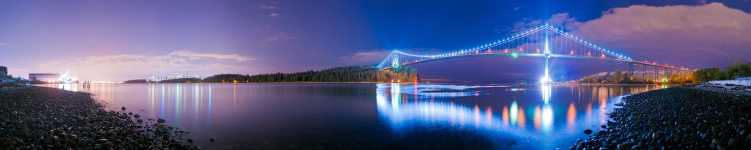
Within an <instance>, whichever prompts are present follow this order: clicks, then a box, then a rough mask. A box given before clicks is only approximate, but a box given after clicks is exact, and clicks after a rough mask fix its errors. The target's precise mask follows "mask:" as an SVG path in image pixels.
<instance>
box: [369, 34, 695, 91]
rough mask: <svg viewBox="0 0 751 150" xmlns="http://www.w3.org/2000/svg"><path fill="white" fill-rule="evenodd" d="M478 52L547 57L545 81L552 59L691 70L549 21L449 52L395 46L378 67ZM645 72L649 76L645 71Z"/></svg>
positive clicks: (657, 71)
mask: <svg viewBox="0 0 751 150" xmlns="http://www.w3.org/2000/svg"><path fill="white" fill-rule="evenodd" d="M475 56H509V57H513V58H517V57H542V58H544V60H545V68H543V69H544V74H543V75H542V77H541V78H540V82H541V83H552V82H553V80H552V78H551V74H552V73H551V72H550V62H551V59H600V60H608V61H616V62H622V63H624V64H627V65H628V68H629V71H628V72H629V75H633V72H634V70H635V69H640V70H647V71H645V72H650V73H651V74H652V75H650V76H653V77H654V80H659V78H661V77H662V78H663V79H664V77H670V75H671V73H674V72H681V71H691V69H688V68H686V67H680V66H675V65H670V64H659V63H657V62H654V61H649V60H639V59H634V58H632V57H630V56H628V55H626V54H623V53H621V52H619V51H617V50H612V49H608V48H605V47H603V46H600V45H597V44H594V43H592V42H589V41H587V40H585V39H583V38H580V37H578V36H576V35H573V34H570V33H568V32H565V31H564V30H561V29H559V28H556V27H555V26H553V25H549V24H544V25H541V26H538V27H535V28H532V29H529V30H526V31H523V32H520V33H517V34H514V35H512V36H510V37H507V38H504V39H501V40H497V41H493V42H490V43H487V44H483V45H479V46H476V47H473V48H468V49H460V50H454V51H450V52H445V53H438V54H415V53H409V52H405V51H401V50H393V51H391V53H390V54H388V55H387V56H386V58H384V59H383V60H382V61H381V62H380V63H379V64H378V65H377V66H376V67H377V68H380V69H385V70H389V69H398V68H400V67H402V66H409V65H414V64H420V63H427V62H432V61H440V60H446V59H453V58H461V57H475ZM642 75H643V76H646V74H645V73H643V74H642Z"/></svg>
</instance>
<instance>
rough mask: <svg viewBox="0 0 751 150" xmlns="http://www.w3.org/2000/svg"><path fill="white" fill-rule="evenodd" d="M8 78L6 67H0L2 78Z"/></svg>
mask: <svg viewBox="0 0 751 150" xmlns="http://www.w3.org/2000/svg"><path fill="white" fill-rule="evenodd" d="M5 76H8V68H7V67H5V66H0V77H5Z"/></svg>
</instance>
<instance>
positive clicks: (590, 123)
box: [376, 84, 658, 149]
mask: <svg viewBox="0 0 751 150" xmlns="http://www.w3.org/2000/svg"><path fill="white" fill-rule="evenodd" d="M441 88H444V89H443V90H446V91H449V92H447V93H445V94H436V93H431V94H421V93H419V92H414V91H419V90H415V89H433V90H439V91H440V90H441ZM554 88H555V90H554ZM654 88H658V87H654V86H644V87H634V88H628V89H626V90H624V88H619V87H607V86H602V87H580V86H551V85H540V86H537V89H538V90H527V89H525V90H520V89H518V88H516V90H507V91H522V92H520V93H517V92H510V93H509V92H504V93H505V94H500V95H502V96H498V97H494V96H495V95H494V94H497V93H495V92H496V91H497V90H494V89H493V88H487V87H484V86H477V87H472V86H462V87H452V86H451V85H421V84H378V85H377V89H376V103H377V107H378V112H379V114H380V115H381V116H382V118H383V119H384V120H386V121H388V123H389V125H390V126H391V127H392V129H393V132H397V133H400V134H409V132H410V129H412V128H436V129H441V128H457V129H465V130H468V131H471V132H483V133H484V135H486V136H489V137H491V138H494V137H504V138H508V137H511V138H512V139H514V141H513V143H518V144H519V145H514V144H510V145H501V146H500V147H503V146H509V147H506V148H515V149H527V148H535V149H549V148H568V146H569V145H570V144H571V143H573V142H574V141H575V140H576V139H577V138H582V137H584V134H582V131H583V130H584V129H594V130H596V129H598V128H599V126H600V125H603V124H605V123H606V121H607V115H606V114H607V112H608V109H607V108H608V106H609V105H610V106H612V105H613V104H614V103H617V102H619V101H620V95H625V94H629V93H636V92H643V91H646V90H651V89H654ZM457 89H460V90H459V91H457ZM589 89H591V91H588V90H589ZM554 91H555V92H559V93H554ZM527 92H536V93H527ZM466 93H473V94H466ZM488 93H490V94H488ZM533 95H536V96H538V97H537V98H533V99H537V101H535V100H532V99H530V97H528V96H533ZM582 95H591V96H592V97H589V98H588V97H582ZM521 97H527V98H526V99H524V98H521ZM472 99H477V100H472ZM593 107H594V108H593ZM611 108H612V107H611ZM577 110H579V111H577Z"/></svg>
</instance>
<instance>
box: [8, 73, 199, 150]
mask: <svg viewBox="0 0 751 150" xmlns="http://www.w3.org/2000/svg"><path fill="white" fill-rule="evenodd" d="M184 134H186V133H185V132H183V131H180V130H178V129H176V128H173V127H170V126H167V125H165V124H164V120H161V119H156V120H154V119H146V118H144V117H142V116H139V115H138V114H134V113H131V112H127V109H126V108H124V107H123V108H122V111H106V110H104V109H103V107H102V106H101V105H100V104H99V103H97V102H96V101H94V100H93V99H92V98H91V97H90V95H89V94H86V93H79V92H69V91H63V90H58V89H53V88H43V87H19V88H0V149H6V148H8V149H197V147H196V146H194V145H193V144H191V142H192V141H191V140H189V139H183V138H182V136H183V135H184Z"/></svg>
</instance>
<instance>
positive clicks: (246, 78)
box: [124, 66, 418, 83]
mask: <svg viewBox="0 0 751 150" xmlns="http://www.w3.org/2000/svg"><path fill="white" fill-rule="evenodd" d="M417 80H418V76H417V73H416V72H415V71H414V70H413V69H411V68H406V67H404V68H400V69H398V70H381V69H377V68H373V67H369V66H347V67H336V68H330V69H324V70H310V71H304V72H293V73H268V74H258V75H243V74H217V75H213V76H209V77H206V78H203V79H198V78H180V79H171V80H163V81H159V83H187V82H191V83H193V82H236V83H243V82H413V81H417ZM124 83H149V82H148V81H147V80H145V79H137V80H129V81H126V82H124Z"/></svg>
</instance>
